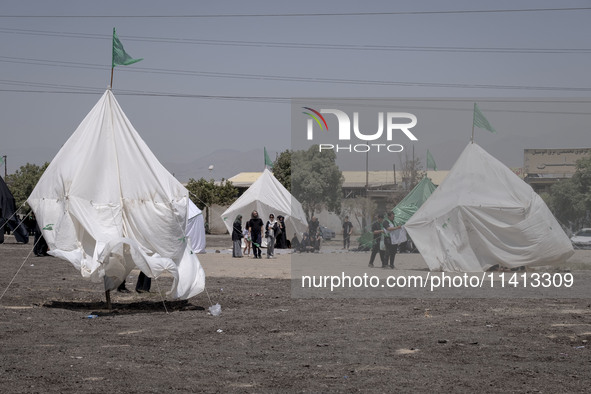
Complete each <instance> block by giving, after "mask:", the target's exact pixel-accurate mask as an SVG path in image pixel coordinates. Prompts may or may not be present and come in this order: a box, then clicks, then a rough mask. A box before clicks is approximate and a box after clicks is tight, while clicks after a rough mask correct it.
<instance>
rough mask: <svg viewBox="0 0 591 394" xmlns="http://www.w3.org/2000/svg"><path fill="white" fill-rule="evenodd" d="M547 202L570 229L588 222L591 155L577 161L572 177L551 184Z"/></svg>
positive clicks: (590, 206) (590, 191)
mask: <svg viewBox="0 0 591 394" xmlns="http://www.w3.org/2000/svg"><path fill="white" fill-rule="evenodd" d="M547 202H548V206H549V207H550V210H551V211H552V213H553V214H554V216H555V217H556V219H558V220H559V221H560V222H561V223H563V224H564V225H569V226H570V227H571V229H577V228H579V227H583V226H585V225H589V224H590V223H589V211H591V157H589V158H584V159H580V160H578V161H577V164H576V170H575V173H574V175H573V176H572V178H570V179H566V180H562V181H560V182H558V183H556V184H554V185H552V187H551V188H550V195H549V196H548V197H547Z"/></svg>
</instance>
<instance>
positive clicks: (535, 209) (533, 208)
mask: <svg viewBox="0 0 591 394" xmlns="http://www.w3.org/2000/svg"><path fill="white" fill-rule="evenodd" d="M405 228H406V230H407V232H408V234H409V235H410V236H411V238H412V239H413V241H414V242H415V244H416V245H417V247H418V249H419V251H420V253H421V255H422V256H423V258H424V259H425V261H426V263H427V265H428V266H429V268H430V269H431V270H443V271H456V272H476V271H485V270H487V269H488V268H490V267H492V266H494V265H496V264H499V265H500V266H504V267H507V268H516V267H520V266H528V265H547V264H552V263H559V262H563V261H565V260H566V259H568V258H569V257H570V256H571V255H572V254H573V253H574V251H573V248H572V245H571V242H570V240H569V239H568V237H567V236H566V234H565V233H564V231H563V230H562V228H561V227H560V225H559V224H558V222H557V221H556V219H555V218H554V216H553V215H552V213H551V212H550V210H549V209H548V207H547V206H546V204H545V203H544V201H543V200H542V198H541V197H540V196H538V195H537V194H536V193H535V192H534V191H533V189H532V188H531V187H530V186H529V185H528V184H526V183H525V182H524V181H523V180H521V179H520V178H519V177H518V176H517V175H515V174H514V173H513V172H512V171H511V170H510V169H509V168H508V167H506V166H505V165H504V164H503V163H501V162H500V161H498V160H497V159H495V158H494V157H493V156H491V155H490V154H488V153H487V152H486V151H485V150H484V149H482V148H481V147H480V146H478V145H477V144H473V143H470V144H468V146H467V147H466V148H465V149H464V151H463V152H462V154H461V155H460V157H459V158H458V160H457V161H456V163H455V164H454V166H453V168H452V169H451V170H450V172H449V174H448V176H447V177H446V178H445V180H444V181H443V182H442V183H441V185H439V187H438V188H437V189H436V190H435V191H434V192H433V194H432V195H431V197H430V198H429V199H428V200H427V201H426V202H425V203H424V204H423V206H421V208H420V209H419V210H418V211H417V212H416V213H415V214H414V215H413V216H412V218H410V220H409V221H408V222H407V223H406V225H405Z"/></svg>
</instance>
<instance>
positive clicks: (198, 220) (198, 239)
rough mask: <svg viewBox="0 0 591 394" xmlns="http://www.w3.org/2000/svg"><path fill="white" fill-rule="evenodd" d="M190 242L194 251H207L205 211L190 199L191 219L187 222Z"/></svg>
mask: <svg viewBox="0 0 591 394" xmlns="http://www.w3.org/2000/svg"><path fill="white" fill-rule="evenodd" d="M185 233H186V234H187V237H189V244H190V245H191V249H192V250H193V252H194V253H205V241H206V240H205V220H204V219H203V212H202V211H201V209H199V208H198V207H197V205H195V204H194V203H193V201H191V200H189V221H188V222H187V231H186V232H185Z"/></svg>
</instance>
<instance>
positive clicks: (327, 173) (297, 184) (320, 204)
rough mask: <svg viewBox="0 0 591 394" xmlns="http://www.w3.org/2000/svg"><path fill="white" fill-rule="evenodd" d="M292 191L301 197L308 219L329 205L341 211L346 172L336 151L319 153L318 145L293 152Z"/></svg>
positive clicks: (335, 210)
mask: <svg viewBox="0 0 591 394" xmlns="http://www.w3.org/2000/svg"><path fill="white" fill-rule="evenodd" d="M291 159H292V160H291V169H292V172H291V182H292V194H293V195H294V197H295V198H297V199H298V200H299V201H300V203H302V207H303V208H304V212H305V213H306V217H307V219H308V220H310V218H311V217H312V216H314V212H316V211H318V210H320V209H322V208H326V209H328V210H329V211H331V212H335V213H337V214H338V213H340V210H341V199H342V187H343V175H342V173H341V170H339V167H338V166H337V165H336V162H335V161H336V153H335V152H334V151H332V150H328V151H322V152H319V149H318V145H312V146H311V147H310V148H309V149H308V150H305V151H304V150H301V151H293V152H292V154H291Z"/></svg>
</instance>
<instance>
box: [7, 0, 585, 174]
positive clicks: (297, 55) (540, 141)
mask: <svg viewBox="0 0 591 394" xmlns="http://www.w3.org/2000/svg"><path fill="white" fill-rule="evenodd" d="M565 8H578V9H576V10H568V11H565V10H559V9H565ZM585 8H587V9H585ZM532 9H535V10H537V11H532ZM544 9H545V10H544ZM548 9H553V10H548ZM506 10H522V11H513V12H505V11H506ZM526 10H527V11H526ZM445 11H456V12H445ZM466 11H486V12H466ZM342 14H353V15H342ZM589 20H591V3H590V2H589V1H568V0H566V1H560V2H557V1H539V0H536V1H494V2H492V1H487V2H484V1H448V2H441V1H367V2H359V1H297V2H295V1H292V2H278V1H223V2H221V1H220V2H212V1H210V2H204V1H173V2H163V1H126V2H121V1H97V2H86V1H84V2H83V1H74V0H72V1H27V0H22V1H18V2H17V1H11V2H3V3H2V7H1V8H0V64H1V69H2V76H1V77H0V114H1V115H2V124H1V126H0V137H1V138H0V155H7V157H8V171H9V173H12V172H14V171H15V170H16V169H17V168H18V167H19V166H21V165H23V164H25V163H27V162H31V163H36V164H42V163H43V162H45V161H50V160H51V159H52V158H53V156H54V155H55V154H56V153H57V151H58V150H59V148H60V147H61V145H62V144H63V143H64V142H65V141H66V140H67V138H68V137H69V136H70V135H71V134H72V132H73V131H74V130H75V129H76V127H77V126H78V124H79V123H80V121H81V120H82V119H83V118H84V116H85V115H86V114H87V113H88V112H89V111H90V109H91V108H92V107H93V105H94V104H95V103H96V102H97V101H98V99H99V98H100V97H101V95H102V93H103V92H104V90H105V89H106V88H107V86H108V85H109V79H110V63H111V43H112V39H111V37H112V29H113V27H116V28H117V33H118V35H119V38H120V39H121V41H122V43H123V45H124V47H125V49H126V51H127V52H128V53H129V54H130V55H132V56H133V57H143V58H144V60H143V61H141V62H139V63H136V64H133V65H130V66H127V67H123V66H121V67H117V68H116V69H115V77H114V84H113V92H114V93H115V95H116V97H117V99H118V101H119V103H120V104H121V106H122V107H123V110H124V111H125V113H126V114H127V116H128V117H129V118H130V120H131V122H132V123H133V124H134V126H135V128H136V129H137V130H138V132H139V133H140V135H141V136H142V137H143V138H144V140H145V141H146V143H147V144H148V146H149V147H150V148H151V149H152V150H153V152H154V153H155V154H156V156H157V157H158V158H159V159H160V161H162V162H178V163H188V162H191V161H194V160H195V159H196V158H199V157H202V156H205V155H209V154H211V153H212V152H215V151H216V150H219V149H235V150H238V151H249V150H252V149H255V148H257V147H260V149H261V157H262V147H263V146H266V147H267V150H268V151H270V152H272V156H274V152H279V151H283V150H285V149H288V148H290V143H291V138H290V133H291V123H290V120H291V108H290V98H293V97H334V98H362V97H378V98H408V97H420V98H424V99H436V98H461V97H465V98H473V97H478V98H479V100H478V102H479V106H480V108H481V110H482V111H483V113H484V114H485V115H486V116H487V118H488V120H489V121H490V122H491V123H492V124H493V126H494V127H495V128H496V129H497V133H496V134H491V133H488V132H487V131H484V130H480V131H477V137H476V140H477V142H478V143H479V144H480V145H481V146H482V147H483V148H484V149H485V150H487V151H489V153H491V154H492V155H493V156H495V157H497V158H499V159H500V160H501V161H503V162H504V163H505V164H507V165H509V166H513V167H516V166H521V165H522V163H523V149H526V148H552V147H555V148H569V147H590V146H591V137H589V135H590V133H589V124H591V122H590V121H591V116H590V115H589V114H590V113H591V111H590V103H591V100H589V97H590V93H591V83H590V81H589V70H590V69H591V45H590V44H589V37H591V24H590V23H589ZM493 98H494V99H499V98H505V99H506V98H510V99H512V100H515V99H517V98H520V99H527V100H525V101H526V102H528V101H529V98H537V99H543V100H545V101H548V100H550V101H553V100H554V99H557V98H569V101H568V103H566V104H560V105H555V104H554V103H552V102H550V103H549V104H544V105H543V106H541V107H535V108H534V107H529V104H524V103H523V102H520V101H519V100H517V101H515V105H511V104H509V105H507V104H506V103H504V104H503V105H499V104H498V103H495V102H494V101H492V102H491V101H490V100H491V99H493ZM426 103H427V101H425V102H423V105H427V104H426ZM406 105H407V106H409V107H412V104H408V103H407V104H406ZM446 105H447V102H446V101H445V100H444V101H441V100H432V101H430V102H429V104H428V106H429V108H430V109H431V110H432V111H434V112H435V113H437V112H438V113H439V114H440V116H441V119H440V120H439V121H433V119H431V120H430V121H429V122H424V123H423V124H422V125H421V126H422V127H421V128H420V131H419V129H417V136H418V138H419V143H417V144H416V145H415V148H416V152H417V155H419V156H421V157H424V154H425V152H426V150H427V149H429V150H430V152H431V153H432V154H433V156H434V158H435V160H436V161H437V165H438V167H439V168H441V169H449V168H450V167H451V166H452V165H453V163H454V161H455V159H456V158H457V157H458V155H459V153H460V152H461V151H462V150H463V148H464V147H465V145H466V144H467V142H468V140H469V138H470V131H471V124H472V112H471V108H472V105H473V103H472V101H471V99H468V100H466V102H465V107H464V106H461V107H460V108H455V109H454V110H449V109H446V108H447V106H446ZM400 106H401V107H402V104H400ZM532 120H535V122H533V121H532ZM410 146H411V145H408V146H405V148H406V149H407V151H408V148H409V147H410ZM261 160H262V158H261ZM393 161H395V162H398V161H399V158H398V157H397V156H395V157H393ZM212 164H215V163H214V162H212ZM390 168H391V165H388V166H387V167H386V168H384V169H390ZM261 169H262V168H237V169H236V172H240V171H258V170H261ZM372 169H378V168H372ZM1 172H2V173H3V172H4V170H3V169H2V170H1Z"/></svg>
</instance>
